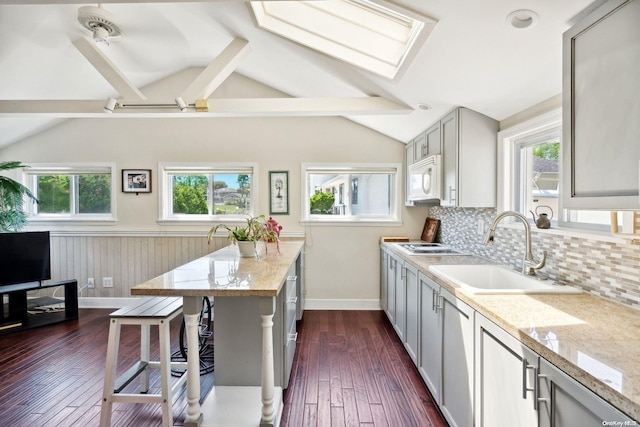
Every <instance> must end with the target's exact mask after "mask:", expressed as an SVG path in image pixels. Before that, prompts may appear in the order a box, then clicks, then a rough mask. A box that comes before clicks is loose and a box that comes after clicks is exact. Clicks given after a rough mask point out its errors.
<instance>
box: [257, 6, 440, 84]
mask: <svg viewBox="0 0 640 427" xmlns="http://www.w3.org/2000/svg"><path fill="white" fill-rule="evenodd" d="M382 4H383V2H378V3H373V2H372V1H369V0H327V1H252V2H251V7H252V8H253V13H254V14H255V16H256V20H257V21H258V26H259V27H260V28H263V29H265V30H268V31H271V32H272V33H275V34H278V35H280V36H282V37H286V38H288V39H290V40H293V41H295V42H298V43H300V44H302V45H304V46H307V47H310V48H312V49H315V50H317V51H320V52H323V53H325V54H327V55H330V56H332V57H334V58H337V59H340V60H342V61H344V62H347V63H349V64H353V65H355V66H357V67H360V68H364V69H365V70H369V71H371V72H373V73H375V74H378V75H381V76H384V77H386V78H389V79H393V78H394V77H396V75H397V74H398V72H399V71H400V70H401V68H402V67H403V65H406V63H408V62H410V61H409V60H408V59H409V58H411V57H412V56H413V55H415V51H416V50H417V49H418V48H419V46H420V45H421V44H422V43H424V41H426V38H427V37H428V36H429V34H430V33H431V31H432V30H433V28H434V27H435V24H436V21H435V20H433V19H431V18H427V17H425V16H420V15H417V14H416V13H413V12H409V11H406V10H401V9H399V8H397V7H395V6H391V5H389V7H387V6H383V5H382ZM391 7H393V10H392V9H391Z"/></svg>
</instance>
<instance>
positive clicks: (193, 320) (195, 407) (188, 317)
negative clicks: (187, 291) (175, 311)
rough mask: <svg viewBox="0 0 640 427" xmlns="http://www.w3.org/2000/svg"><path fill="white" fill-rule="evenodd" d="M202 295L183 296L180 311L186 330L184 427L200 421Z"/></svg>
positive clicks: (192, 426) (194, 426)
mask: <svg viewBox="0 0 640 427" xmlns="http://www.w3.org/2000/svg"><path fill="white" fill-rule="evenodd" d="M201 309H202V297H187V296H185V297H183V306H182V313H183V315H184V324H185V330H186V332H187V374H186V375H187V416H186V418H185V420H184V426H185V427H198V426H200V424H201V423H202V413H201V410H200V336H199V331H198V326H199V323H200V322H199V319H198V317H199V316H200V310H201Z"/></svg>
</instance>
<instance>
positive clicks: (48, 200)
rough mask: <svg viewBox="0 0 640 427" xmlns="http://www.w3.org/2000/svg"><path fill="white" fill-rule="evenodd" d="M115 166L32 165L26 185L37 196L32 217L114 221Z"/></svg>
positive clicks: (33, 218) (26, 174)
mask: <svg viewBox="0 0 640 427" xmlns="http://www.w3.org/2000/svg"><path fill="white" fill-rule="evenodd" d="M113 169H114V167H113V165H110V164H109V165H107V164H92V165H64V166H63V165H31V167H30V168H28V169H26V170H25V171H24V175H25V180H26V183H27V184H26V185H27V187H29V189H30V190H31V192H33V194H34V195H35V196H36V197H37V198H38V203H37V204H35V205H33V206H32V207H31V210H30V219H31V220H113V219H115V214H114V212H115V187H116V186H115V182H114V178H115V177H114V174H113Z"/></svg>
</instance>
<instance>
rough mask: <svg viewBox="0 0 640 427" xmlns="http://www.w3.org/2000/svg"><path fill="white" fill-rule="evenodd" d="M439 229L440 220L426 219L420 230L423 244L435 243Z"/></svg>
mask: <svg viewBox="0 0 640 427" xmlns="http://www.w3.org/2000/svg"><path fill="white" fill-rule="evenodd" d="M439 229H440V220H439V219H435V218H427V220H426V221H425V223H424V228H423V229H422V236H421V237H420V238H421V239H422V240H424V241H425V242H429V243H433V242H435V241H436V236H437V234H438V230H439Z"/></svg>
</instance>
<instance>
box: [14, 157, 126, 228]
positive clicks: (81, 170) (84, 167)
mask: <svg viewBox="0 0 640 427" xmlns="http://www.w3.org/2000/svg"><path fill="white" fill-rule="evenodd" d="M27 166H28V168H25V169H23V170H22V171H21V181H22V184H23V185H24V186H25V187H27V188H29V190H31V191H32V192H33V194H35V195H36V196H37V189H36V188H35V185H36V176H39V175H82V174H91V173H108V174H109V175H110V184H111V191H110V195H109V196H110V205H111V209H110V212H109V213H76V212H75V211H76V209H75V207H76V204H77V201H78V198H77V197H78V195H77V193H78V182H77V180H76V179H72V180H71V185H70V191H71V193H72V196H71V204H70V208H72V207H73V209H70V212H69V213H64V214H57V213H43V214H41V213H37V212H36V210H35V209H34V206H33V204H32V203H27V204H26V206H27V208H26V211H27V214H28V218H27V221H28V222H29V223H39V224H40V223H47V222H51V223H60V222H68V223H83V222H92V223H99V222H105V223H112V222H115V221H117V212H118V209H117V185H116V179H117V177H116V173H115V171H116V165H115V163H112V162H99V163H98V162H96V163H28V164H27ZM34 190H35V191H34Z"/></svg>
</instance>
